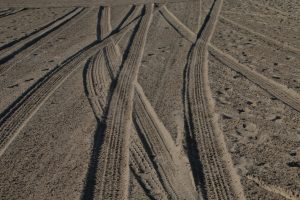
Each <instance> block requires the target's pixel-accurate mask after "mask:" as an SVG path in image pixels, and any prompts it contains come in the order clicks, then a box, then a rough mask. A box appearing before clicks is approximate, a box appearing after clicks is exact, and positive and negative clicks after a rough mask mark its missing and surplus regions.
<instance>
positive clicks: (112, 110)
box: [95, 4, 153, 199]
mask: <svg viewBox="0 0 300 200" xmlns="http://www.w3.org/2000/svg"><path fill="white" fill-rule="evenodd" d="M152 15H153V5H149V4H148V5H146V6H145V11H144V16H143V18H142V19H141V21H140V24H139V26H138V29H137V32H136V33H135V37H134V39H133V41H132V45H131V48H130V50H129V54H128V58H127V59H126V60H125V62H124V64H123V67H122V70H121V71H120V74H119V76H118V79H117V80H118V81H117V83H116V87H115V88H114V91H113V94H112V98H111V101H110V104H109V110H108V114H107V119H106V129H105V132H104V138H103V144H102V145H101V152H100V158H99V165H100V166H99V167H98V168H99V169H101V171H99V176H98V178H99V180H100V182H98V183H97V184H96V188H95V189H96V191H95V194H96V195H97V197H99V198H100V199H126V198H127V196H128V194H127V193H128V179H129V138H130V134H129V132H130V125H131V110H132V103H133V101H132V99H133V89H134V84H133V83H134V82H135V81H136V76H137V73H138V69H139V66H140V63H141V59H142V55H143V51H144V46H145V42H146V38H147V33H148V29H149V26H150V23H151V21H152Z"/></svg>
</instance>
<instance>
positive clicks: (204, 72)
mask: <svg viewBox="0 0 300 200" xmlns="http://www.w3.org/2000/svg"><path fill="white" fill-rule="evenodd" d="M222 3H223V1H222V0H215V1H214V3H213V5H212V7H211V9H210V11H209V13H208V15H207V17H206V19H205V20H204V24H203V26H202V27H201V29H200V31H199V33H198V39H197V41H196V43H195V44H194V45H193V46H192V48H191V50H190V54H189V59H188V63H187V66H186V69H185V72H186V77H185V83H184V84H185V99H184V101H185V117H186V124H187V128H188V132H187V140H188V141H189V142H188V144H187V145H188V146H189V148H188V149H189V151H190V155H191V156H190V160H191V162H192V163H193V164H194V165H193V164H192V166H193V172H194V177H195V180H196V184H197V186H198V187H199V190H202V193H203V196H204V198H205V199H222V200H223V199H237V198H238V199H243V198H244V195H243V190H242V186H241V184H240V181H239V177H238V176H237V174H236V172H235V169H234V167H233V164H232V160H231V157H230V155H229V153H228V151H227V148H226V144H225V140H224V136H223V134H222V133H221V131H220V130H219V127H218V124H217V116H216V114H215V113H214V104H213V99H212V95H211V91H210V87H209V81H208V63H207V62H208V60H207V56H208V55H207V54H208V52H207V44H208V42H209V41H210V39H211V37H212V35H213V33H214V29H215V26H216V23H217V20H218V16H219V13H220V11H221V8H222Z"/></svg>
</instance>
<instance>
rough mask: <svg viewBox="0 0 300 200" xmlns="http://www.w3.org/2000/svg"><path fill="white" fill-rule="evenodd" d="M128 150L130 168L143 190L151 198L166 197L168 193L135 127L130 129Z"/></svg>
mask: <svg viewBox="0 0 300 200" xmlns="http://www.w3.org/2000/svg"><path fill="white" fill-rule="evenodd" d="M129 150H130V168H131V169H132V171H134V173H135V174H136V176H137V177H138V178H139V180H140V182H141V183H142V185H143V188H144V189H145V192H146V193H147V194H148V195H149V196H150V197H152V198H153V199H168V194H167V192H166V190H165V189H164V187H163V185H162V184H161V181H160V179H159V177H158V176H157V172H156V170H155V168H154V166H153V164H152V162H151V160H150V158H149V156H148V154H147V152H146V151H145V150H144V146H143V144H142V142H141V141H140V138H139V137H138V134H137V132H136V131H135V129H132V134H131V145H130V149H129Z"/></svg>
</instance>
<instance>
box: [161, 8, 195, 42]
mask: <svg viewBox="0 0 300 200" xmlns="http://www.w3.org/2000/svg"><path fill="white" fill-rule="evenodd" d="M159 12H160V13H161V15H162V16H163V17H164V19H165V20H166V21H167V22H168V23H169V24H170V25H171V26H172V27H173V28H174V29H175V30H176V31H177V32H178V33H179V34H180V35H182V36H183V37H184V38H185V39H187V40H188V41H190V42H192V43H194V42H195V41H196V39H197V35H196V34H195V33H194V32H193V31H191V30H190V29H189V28H188V27H187V26H186V25H184V24H183V23H182V22H181V21H180V20H179V19H178V18H177V17H176V16H175V15H174V14H173V13H172V12H171V11H169V10H168V8H167V7H166V6H165V5H163V6H162V7H161V8H160V10H159Z"/></svg>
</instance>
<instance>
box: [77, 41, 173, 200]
mask: <svg viewBox="0 0 300 200" xmlns="http://www.w3.org/2000/svg"><path fill="white" fill-rule="evenodd" d="M113 47H117V45H115V46H113ZM120 56H121V54H120V53H117V52H114V53H112V55H110V56H109V58H105V50H104V49H103V51H101V52H99V53H97V55H95V56H94V57H93V58H92V59H91V61H90V62H89V63H88V68H87V75H86V88H87V95H88V98H89V100H90V103H91V105H92V108H93V111H94V113H95V116H96V118H97V119H98V121H99V122H104V121H105V117H104V116H105V113H106V109H107V103H106V102H108V101H109V100H108V97H109V86H110V85H111V84H113V81H114V79H115V78H116V76H117V75H116V74H117V71H118V69H117V68H116V66H118V64H119V65H120V63H118V64H116V62H115V60H116V59H117V57H120ZM101 59H102V61H101ZM106 59H108V61H107V60H106ZM117 60H118V59H117ZM95 61H96V62H95ZM114 65H115V66H114ZM112 67H113V68H115V69H114V70H112V69H111V68H112ZM96 68H98V69H96ZM112 71H113V72H112ZM109 77H110V78H109ZM107 79H109V80H107ZM99 93H100V94H99ZM99 125H100V126H101V124H99ZM131 139H132V141H131V145H130V150H129V151H130V168H131V170H132V171H133V172H134V173H135V175H136V176H137V177H138V178H139V182H140V183H141V184H142V185H143V188H144V189H145V192H146V193H147V194H148V195H149V196H150V197H151V198H152V199H167V198H165V196H166V194H167V193H166V191H165V190H164V188H163V187H162V185H161V183H160V181H159V178H158V177H157V175H156V173H155V169H154V167H153V164H152V163H151V161H150V158H149V156H148V155H147V153H146V152H145V150H144V149H143V147H142V146H141V144H140V143H141V142H140V141H139V139H138V137H137V133H136V132H135V130H134V129H133V130H132V133H131ZM94 164H95V163H94ZM95 171H96V169H94V173H96V172H95ZM95 178H96V177H94V178H93V179H95ZM94 184H95V183H94ZM89 192H90V193H93V191H92V190H90V191H89ZM91 196H92V195H90V196H88V195H87V194H85V195H84V197H83V199H89V198H91Z"/></svg>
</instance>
